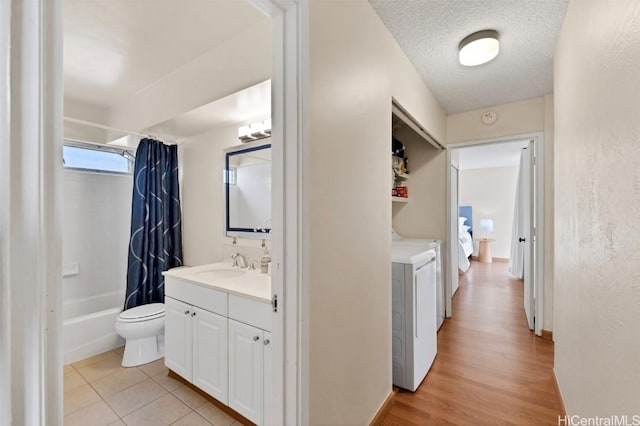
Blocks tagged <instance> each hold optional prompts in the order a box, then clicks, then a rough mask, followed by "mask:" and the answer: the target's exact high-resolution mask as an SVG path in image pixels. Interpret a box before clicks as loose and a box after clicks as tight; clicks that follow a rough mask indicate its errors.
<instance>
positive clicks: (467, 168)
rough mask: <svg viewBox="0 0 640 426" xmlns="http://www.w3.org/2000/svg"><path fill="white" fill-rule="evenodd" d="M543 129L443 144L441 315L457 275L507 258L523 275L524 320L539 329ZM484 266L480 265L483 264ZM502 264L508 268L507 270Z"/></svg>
mask: <svg viewBox="0 0 640 426" xmlns="http://www.w3.org/2000/svg"><path fill="white" fill-rule="evenodd" d="M542 138H543V136H542V134H527V135H519V136H514V137H507V138H502V139H493V140H481V141H472V142H467V143H461V144H456V145H452V146H449V147H448V150H447V157H448V158H447V164H448V167H447V192H448V196H447V229H448V236H449V241H452V242H453V243H452V244H450V245H449V247H448V256H447V257H448V259H449V263H448V271H449V274H448V276H447V285H446V304H447V317H450V316H451V315H452V314H453V309H452V303H451V298H452V297H453V296H454V295H455V293H456V291H457V289H458V285H459V279H460V275H459V274H466V273H468V271H469V269H470V268H473V266H474V264H489V263H491V262H504V263H507V262H508V271H509V275H511V276H513V277H514V278H517V279H521V280H522V282H523V287H524V292H523V294H524V296H523V300H522V307H523V310H524V313H525V315H526V318H527V323H528V326H529V328H530V329H531V330H534V331H535V333H536V334H537V335H541V334H542V313H543V283H542V277H543V275H542V273H543V267H544V265H543V261H544V260H543V252H542V250H543V244H544V242H543V241H542V238H543V227H544V223H543V217H544V214H543V213H544V194H543V191H544V182H543V173H544V170H542V164H543V155H544V152H543V139H542ZM484 269H485V270H486V268H484ZM505 269H506V268H505Z"/></svg>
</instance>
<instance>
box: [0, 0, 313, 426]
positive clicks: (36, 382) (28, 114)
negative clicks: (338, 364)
mask: <svg viewBox="0 0 640 426" xmlns="http://www.w3.org/2000/svg"><path fill="white" fill-rule="evenodd" d="M250 1H251V3H252V4H253V5H254V6H255V7H256V8H257V9H258V10H260V11H262V12H263V13H265V14H266V15H267V16H269V17H270V18H271V22H272V34H273V40H272V45H273V51H272V57H273V75H272V95H273V96H272V115H273V130H272V141H273V148H272V154H273V159H272V164H273V188H276V190H275V191H274V196H273V201H274V203H273V206H274V207H273V219H274V220H273V224H274V226H273V227H274V229H275V230H276V231H277V230H280V232H276V233H274V238H273V265H274V267H273V275H272V292H273V293H274V294H277V295H278V300H279V311H278V314H276V315H274V317H273V319H274V321H273V330H272V336H273V339H272V341H276V342H278V343H279V344H274V346H273V352H274V356H273V358H274V360H276V359H279V361H274V365H273V367H274V370H273V374H274V377H281V378H282V379H281V380H275V381H274V386H273V389H272V390H271V393H272V394H273V395H274V396H275V400H274V402H273V405H274V408H275V409H274V410H273V413H274V415H273V418H272V419H270V420H269V423H271V424H304V423H307V422H306V421H305V419H306V407H307V399H308V395H307V392H306V390H307V388H308V386H307V385H306V383H307V381H306V378H307V377H308V374H306V371H305V370H304V368H307V366H308V363H307V362H304V360H305V359H306V357H307V345H306V342H303V339H302V336H304V335H306V333H303V323H302V319H303V318H304V315H305V313H306V297H307V296H306V288H307V286H306V285H305V281H304V277H303V274H302V270H303V269H302V266H303V263H302V261H303V257H302V246H303V241H302V227H303V222H302V217H303V216H302V201H303V199H302V194H303V182H302V177H301V176H302V173H301V170H302V167H303V163H304V161H305V158H306V157H305V153H304V151H303V146H304V142H305V132H304V129H305V127H306V119H305V118H304V112H305V110H306V108H305V104H306V101H305V93H306V90H307V87H308V85H307V82H306V78H307V75H308V65H307V64H308V58H307V54H308V53H307V51H308V48H307V46H308V7H309V6H308V3H307V2H306V1H305V0H250ZM12 7H14V2H0V10H1V11H2V12H3V13H2V14H0V17H1V18H0V21H1V22H2V23H4V24H5V25H2V26H0V49H2V51H3V52H4V53H8V52H9V48H10V47H11V46H13V47H14V49H20V50H19V51H20V56H19V57H17V56H15V55H12V56H10V55H9V54H6V55H0V77H1V79H2V80H3V82H4V83H7V82H10V83H11V86H10V88H9V87H8V86H3V88H0V92H2V93H4V94H7V93H5V92H6V90H5V89H9V90H11V91H14V90H15V91H16V94H17V96H14V97H12V98H11V99H12V103H11V105H13V103H15V106H16V107H18V106H21V105H22V103H23V104H25V105H27V106H29V107H30V108H23V109H22V112H23V114H22V115H21V116H20V117H19V120H20V121H19V122H17V121H16V124H17V125H16V126H15V129H12V130H8V126H3V127H2V128H1V129H0V136H1V139H0V164H2V165H3V166H5V165H9V164H10V159H14V160H15V159H21V160H25V162H26V163H28V164H31V165H33V167H29V168H28V170H27V171H28V173H27V174H26V176H22V175H20V176H21V177H22V178H25V177H26V178H29V179H31V180H32V181H33V182H36V183H37V184H36V185H34V186H33V188H31V189H32V191H31V193H30V197H29V201H32V200H36V201H38V200H39V202H38V204H37V205H36V208H35V209H34V211H32V213H33V214H31V215H19V214H17V215H9V214H8V212H7V211H4V210H2V211H0V234H2V235H0V243H1V244H0V255H1V256H2V258H1V259H0V266H2V267H1V268H0V307H1V308H2V309H1V310H0V311H1V315H0V318H2V321H1V323H2V327H0V341H2V343H3V344H2V345H0V366H2V367H3V368H1V369H0V377H2V379H3V380H0V396H1V397H2V398H0V423H3V421H4V422H5V423H6V422H7V421H10V419H11V418H12V417H13V419H14V420H16V419H18V420H20V419H23V415H25V414H26V415H28V416H29V420H28V422H29V423H33V424H36V423H37V424H45V423H47V424H61V423H62V417H63V412H62V405H63V404H62V402H63V401H62V400H63V392H62V379H63V377H62V356H61V352H62V341H63V340H62V309H61V308H62V297H61V294H62V272H61V271H62V259H61V256H60V253H61V252H62V234H61V213H60V212H61V206H62V202H63V200H62V196H61V186H62V179H61V177H62V167H63V166H62V162H61V161H60V155H61V154H60V153H61V151H62V127H63V120H62V118H63V117H62V115H63V114H62V103H63V72H62V69H63V68H62V37H63V4H62V1H60V0H38V1H34V2H26V4H25V6H24V7H22V8H21V9H20V11H21V13H20V14H11V13H9V12H10V10H11V8H12ZM5 12H6V13H5ZM14 27H15V28H14ZM12 36H13V37H15V40H12ZM18 59H20V60H21V62H20V61H18ZM12 60H14V61H13V62H15V63H18V64H19V66H23V67H24V68H25V70H26V71H25V72H24V73H22V74H20V77H17V78H15V81H11V80H9V75H8V73H7V71H8V70H9V65H10V63H11V62H10V61H12ZM11 65H12V68H13V64H12V63H11ZM17 66H18V65H16V67H17ZM16 69H18V68H16ZM27 71H28V72H27ZM27 83H28V84H27ZM27 86H29V87H36V88H38V90H33V91H26V90H23V88H24V87H27ZM4 99H9V96H5V97H4ZM17 109H18V108H16V110H17ZM11 119H12V115H11V110H10V105H9V102H4V101H3V102H2V103H0V123H4V124H7V123H8V122H9V120H11ZM25 122H30V123H35V124H33V125H31V126H24V127H19V125H20V124H23V123H25ZM27 128H29V129H32V130H29V131H26V130H25V129H27ZM34 129H35V130H34ZM23 130H25V131H23ZM22 141H25V142H26V143H25V146H21V145H20V142H22ZM10 147H12V148H16V149H15V151H16V152H15V153H14V152H12V151H11V150H10ZM18 148H20V149H18ZM10 154H11V158H10ZM14 163H18V161H15V162H14ZM16 167H17V166H16ZM8 170H9V168H3V169H2V173H1V174H2V176H3V180H2V182H3V184H2V185H0V199H2V200H4V201H11V200H13V198H10V197H9V195H10V194H12V193H15V194H18V195H19V196H21V195H22V194H23V193H24V191H23V190H24V185H23V182H21V181H20V180H19V179H18V177H19V176H18V174H17V172H16V173H14V172H11V173H13V174H10V171H8ZM11 170H13V169H11ZM14 175H15V176H14ZM10 176H11V177H16V179H13V180H11V179H9V177H10ZM5 177H6V178H7V179H4V178H5ZM25 182H26V181H25ZM5 184H6V185H5ZM17 197H18V196H16V197H14V198H17ZM17 201H18V202H19V201H20V199H19V198H18V199H17ZM18 202H16V203H15V204H16V205H17V204H19V203H18ZM7 206H8V207H7ZM5 208H7V209H9V208H10V209H12V211H13V210H15V211H16V212H20V210H18V209H17V207H16V208H15V209H14V208H13V206H12V204H11V202H8V203H5ZM14 222H15V223H14ZM285 224H286V228H285V226H284V225H285ZM13 225H19V226H13ZM10 228H15V229H32V230H33V231H34V232H33V233H32V234H33V235H30V237H31V238H30V240H29V241H28V242H29V243H32V245H34V246H35V247H36V248H37V249H36V250H31V248H32V247H31V246H28V245H27V244H26V243H24V242H20V239H18V238H11V239H9V238H7V239H5V238H4V235H5V232H6V233H7V235H8V231H9V229H10ZM13 246H15V247H13ZM12 247H13V248H14V250H11V248H12ZM27 249H28V250H27ZM10 251H11V253H12V254H13V256H12V257H9V255H8V254H9V252H10ZM27 268H36V269H34V270H36V272H35V273H34V274H35V275H34V274H31V275H33V277H32V276H31V275H30V276H29V277H28V278H26V279H22V280H20V279H15V280H12V278H15V277H16V276H18V274H19V272H20V270H24V269H27ZM16 283H20V285H19V286H16V285H15V284H16ZM10 289H11V290H13V291H12V292H10V291H9V290H10ZM27 295H28V296H29V297H31V300H35V301H36V302H35V303H36V307H35V308H34V309H33V310H31V311H29V312H32V315H28V316H24V315H17V316H16V315H12V313H14V312H18V311H20V310H18V311H16V310H15V309H13V310H12V309H11V308H12V306H13V304H12V301H17V302H19V303H18V304H19V305H23V303H22V302H23V299H25V298H26V297H27ZM20 312H21V311H20ZM22 331H26V332H27V334H26V335H24V336H22V334H19V333H22ZM17 333H18V334H19V336H20V339H22V340H20V341H17V342H12V338H13V336H15V335H16V334H17ZM25 339H28V340H29V341H30V342H32V343H33V342H36V344H35V345H31V346H29V353H28V354H27V353H25V352H24V348H26V346H25V345H21V343H22V342H23V340H25ZM14 340H15V339H14ZM10 342H11V343H17V344H13V345H12V344H11V343H10ZM5 343H7V344H5ZM12 360H13V361H12ZM12 362H16V363H17V365H18V367H19V368H24V369H25V370H29V373H30V374H31V376H30V377H27V378H25V377H23V376H24V375H17V376H16V377H15V381H13V382H12V379H14V377H13V376H10V375H9V374H8V372H9V371H11V370H12V368H11V367H12V364H11V363H12ZM5 379H6V380H5ZM18 379H20V380H18ZM27 381H28V383H27ZM25 386H28V390H30V393H29V397H30V399H29V400H28V401H23V400H22V399H23V397H24V393H22V394H21V393H20V392H18V393H15V392H13V391H12V389H13V388H16V389H24V388H25ZM27 406H28V409H27V408H26V407H27Z"/></svg>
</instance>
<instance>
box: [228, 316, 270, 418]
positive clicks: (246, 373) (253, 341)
mask: <svg viewBox="0 0 640 426" xmlns="http://www.w3.org/2000/svg"><path fill="white" fill-rule="evenodd" d="M263 338H264V332H263V331H262V330H259V329H257V328H255V327H251V326H249V325H246V324H243V323H240V322H238V321H234V320H232V319H229V407H231V408H233V409H234V410H236V411H237V412H238V413H240V414H242V415H243V416H245V417H246V418H247V419H249V420H251V421H252V422H254V423H256V424H262V405H263V400H262V398H263V393H264V392H263V385H264V383H263V379H264V344H263Z"/></svg>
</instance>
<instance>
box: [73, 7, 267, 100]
mask: <svg viewBox="0 0 640 426" xmlns="http://www.w3.org/2000/svg"><path fill="white" fill-rule="evenodd" d="M188 3H189V5H188V7H187V6H186V5H185V4H184V2H181V1H175V0H136V1H132V0H108V1H107V0H95V1H87V0H65V2H64V6H65V7H64V83H65V98H68V99H71V100H73V101H77V102H81V103H83V104H87V105H91V106H96V107H109V106H111V105H113V104H114V103H116V102H118V101H120V100H122V99H125V98H127V97H128V96H130V95H132V94H134V93H136V92H138V91H140V90H142V89H144V88H146V87H147V86H149V85H151V84H153V83H154V82H156V81H158V80H160V79H162V78H163V77H165V76H166V75H168V74H170V73H171V72H173V71H175V70H176V69H178V68H179V67H181V66H183V65H184V64H185V63H188V62H190V61H193V60H194V59H196V58H197V57H199V56H200V55H202V54H204V53H206V52H207V51H210V50H211V49H214V48H216V47H217V46H220V45H221V44H223V43H225V42H227V41H228V40H231V39H232V38H233V37H235V36H237V35H238V34H240V33H241V32H242V31H243V30H245V29H246V28H248V27H250V26H252V25H253V24H255V23H257V22H259V21H265V20H268V18H267V17H266V16H265V15H264V14H262V13H261V12H259V11H258V10H257V9H256V8H255V7H253V6H252V5H251V4H250V3H249V2H248V1H246V0H215V1H213V0H189V2H188Z"/></svg>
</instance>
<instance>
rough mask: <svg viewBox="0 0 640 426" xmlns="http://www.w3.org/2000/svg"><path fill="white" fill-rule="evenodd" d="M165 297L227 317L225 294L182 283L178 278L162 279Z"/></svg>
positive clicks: (208, 288) (185, 282)
mask: <svg viewBox="0 0 640 426" xmlns="http://www.w3.org/2000/svg"><path fill="white" fill-rule="evenodd" d="M164 286H165V288H164V292H165V295H167V296H169V297H172V298H174V299H177V300H181V301H183V302H185V303H189V304H190V305H193V306H197V307H199V308H202V309H206V310H207V311H210V312H213V313H216V314H218V315H223V316H227V297H228V296H227V293H225V292H222V291H218V290H215V289H213V288H210V287H203V286H199V285H196V284H192V283H189V282H187V281H183V280H181V279H180V278H175V277H166V276H165V278H164Z"/></svg>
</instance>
